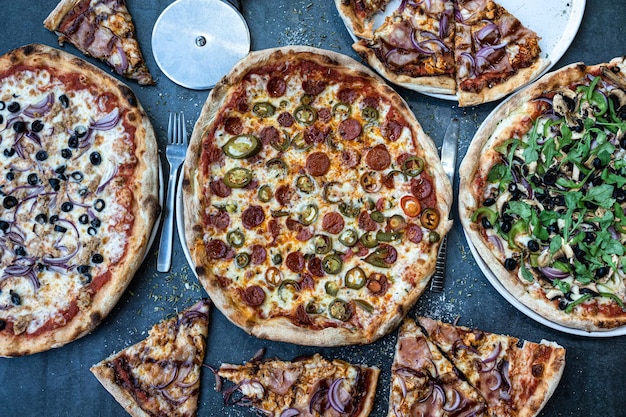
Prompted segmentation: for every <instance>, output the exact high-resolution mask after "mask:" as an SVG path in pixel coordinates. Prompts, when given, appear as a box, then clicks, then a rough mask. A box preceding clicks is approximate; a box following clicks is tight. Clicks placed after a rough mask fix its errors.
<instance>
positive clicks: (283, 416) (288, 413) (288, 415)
mask: <svg viewBox="0 0 626 417" xmlns="http://www.w3.org/2000/svg"><path fill="white" fill-rule="evenodd" d="M299 415H300V411H299V410H298V409H296V408H287V409H286V410H284V411H283V412H282V413H280V417H294V416H299Z"/></svg>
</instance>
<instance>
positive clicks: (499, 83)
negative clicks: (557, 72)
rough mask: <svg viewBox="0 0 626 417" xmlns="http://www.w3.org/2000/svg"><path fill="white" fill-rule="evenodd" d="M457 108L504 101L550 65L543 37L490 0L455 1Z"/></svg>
mask: <svg viewBox="0 0 626 417" xmlns="http://www.w3.org/2000/svg"><path fill="white" fill-rule="evenodd" d="M455 7H456V12H455V21H456V30H455V47H454V49H455V59H456V67H457V97H458V100H459V105H461V106H470V105H474V104H480V103H485V102H488V101H493V100H496V99H498V98H501V97H503V96H505V95H507V94H509V93H510V92H512V91H514V90H516V89H517V88H518V87H521V86H522V85H525V84H527V83H528V82H530V81H532V80H533V79H534V78H536V77H537V76H539V75H540V74H541V72H542V71H543V70H544V69H545V68H546V67H547V65H548V61H546V60H545V59H543V58H542V57H541V55H540V54H541V49H540V47H539V40H540V38H539V36H537V34H536V33H535V32H534V31H532V30H530V29H528V28H527V27H525V26H524V25H523V24H522V23H521V22H520V21H519V20H518V19H517V18H516V17H515V16H513V15H512V14H511V13H509V12H508V11H507V10H506V9H505V8H504V7H502V6H501V5H499V4H497V3H496V2H494V1H492V0H484V1H475V0H456V1H455Z"/></svg>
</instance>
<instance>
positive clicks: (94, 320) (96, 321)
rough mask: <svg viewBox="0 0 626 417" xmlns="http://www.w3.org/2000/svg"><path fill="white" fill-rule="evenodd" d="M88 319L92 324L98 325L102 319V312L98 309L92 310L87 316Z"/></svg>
mask: <svg viewBox="0 0 626 417" xmlns="http://www.w3.org/2000/svg"><path fill="white" fill-rule="evenodd" d="M89 319H90V320H91V322H92V323H93V324H94V325H98V324H99V323H100V322H101V321H102V314H100V312H99V311H94V312H93V313H91V315H90V316H89Z"/></svg>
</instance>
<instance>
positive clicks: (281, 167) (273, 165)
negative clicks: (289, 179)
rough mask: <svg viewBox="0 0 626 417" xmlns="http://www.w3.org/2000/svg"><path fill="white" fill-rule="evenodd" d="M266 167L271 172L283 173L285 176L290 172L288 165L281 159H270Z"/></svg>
mask: <svg viewBox="0 0 626 417" xmlns="http://www.w3.org/2000/svg"><path fill="white" fill-rule="evenodd" d="M265 167H266V168H267V169H269V170H277V171H282V173H283V174H286V173H287V172H289V167H288V166H287V163H286V162H285V161H283V160H282V159H281V158H272V159H270V160H269V161H267V162H266V163H265Z"/></svg>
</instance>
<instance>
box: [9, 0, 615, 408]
mask: <svg viewBox="0 0 626 417" xmlns="http://www.w3.org/2000/svg"><path fill="white" fill-rule="evenodd" d="M547 1H550V0H547ZM127 2H128V7H129V8H130V11H131V13H132V14H133V17H134V20H135V25H136V29H137V34H138V37H139V41H140V44H141V46H142V49H143V51H144V55H145V57H146V59H147V61H148V67H149V68H150V70H151V72H152V73H153V75H154V76H155V77H156V79H157V85H156V86H153V87H140V86H138V85H137V84H134V83H129V85H130V87H131V88H132V89H133V90H134V91H135V93H136V94H137V96H138V97H139V100H140V101H141V103H142V104H143V106H144V107H145V109H146V111H147V113H148V115H149V116H150V119H151V121H152V123H153V125H154V128H155V131H156V132H157V136H158V140H159V148H160V149H161V150H162V151H163V150H164V149H165V141H166V139H165V129H166V126H167V116H168V112H169V111H184V112H185V115H186V117H187V119H188V129H189V131H191V129H192V127H193V123H194V122H195V120H196V118H197V117H198V115H199V113H200V109H201V107H202V105H203V103H204V101H205V100H206V98H207V95H208V91H194V90H188V89H185V88H182V87H179V86H177V85H176V84H174V83H172V82H171V81H170V80H168V79H167V78H166V77H165V76H164V75H163V74H162V73H161V72H160V71H159V68H158V66H157V64H156V62H155V61H154V58H153V56H152V50H151V45H150V37H151V32H152V27H153V25H154V23H155V21H156V19H157V17H158V16H159V14H160V13H161V11H162V10H164V9H165V8H166V7H167V6H168V5H169V4H170V3H171V1H168V0H127ZM56 3H57V1H56V0H36V1H25V0H18V1H8V0H1V1H0V6H1V12H0V53H5V52H7V51H8V50H10V49H12V48H15V47H18V46H21V45H25V44H28V43H44V44H48V45H51V46H56V45H57V41H56V36H55V35H53V34H52V33H50V32H49V31H47V30H46V29H45V28H44V27H43V24H42V22H43V20H44V18H45V17H46V16H47V15H48V13H49V12H50V11H51V10H52V9H53V8H54V6H55V5H56ZM522 3H523V2H522ZM541 12H542V11H541V10H540V9H539V10H537V13H541ZM243 14H244V16H245V18H246V20H247V22H248V25H249V27H250V33H251V38H252V49H253V50H259V49H264V48H270V47H276V46H284V45H292V44H304V45H310V46H316V47H322V48H325V49H330V50H334V51H337V52H341V53H344V54H347V55H350V56H352V57H356V54H355V53H354V52H353V51H352V49H351V47H350V45H351V38H350V36H349V35H348V32H347V31H346V29H345V27H344V25H343V23H342V21H341V19H340V18H339V16H338V14H337V12H336V9H335V6H334V2H333V1H332V0H322V1H314V0H243ZM182 24H184V22H181V25H182ZM625 27H626V2H625V1H623V0H619V1H612V2H608V1H600V0H588V1H587V5H586V9H585V15H584V18H583V21H582V24H581V26H580V29H579V31H578V33H577V35H576V37H575V39H574V41H573V43H572V45H571V46H570V48H569V49H568V50H567V52H566V54H565V55H564V56H563V58H562V59H561V60H560V61H559V62H558V63H557V64H556V68H558V67H560V66H563V65H565V64H569V63H572V62H577V61H584V62H586V63H589V64H593V63H599V62H606V61H607V60H609V59H611V58H613V57H615V56H620V55H624V54H626V49H625V48H624V43H625V41H626V29H625ZM64 49H65V50H66V51H68V52H72V53H75V54H77V55H79V56H80V53H78V52H77V51H76V49H74V48H73V47H71V46H69V45H67V46H65V47H64ZM90 61H91V62H94V63H96V64H97V65H98V66H100V67H101V68H105V69H106V67H105V66H104V65H102V64H100V63H98V62H96V61H95V60H92V59H90ZM396 90H397V91H398V92H399V93H400V94H401V95H402V96H403V97H404V98H405V99H406V100H407V101H408V103H409V104H410V106H411V109H412V110H413V111H414V113H415V115H416V116H417V118H418V120H419V121H420V123H421V124H422V126H423V128H424V130H425V131H426V133H428V134H429V135H430V136H431V137H432V138H433V140H434V141H435V143H436V144H437V145H438V146H440V145H441V142H442V140H443V135H444V132H445V129H446V126H447V125H448V122H449V120H450V118H451V117H452V116H454V115H460V117H461V133H462V135H461V140H460V144H459V163H460V160H461V159H462V158H463V157H464V156H465V153H466V151H467V147H468V145H469V142H470V140H471V139H472V137H473V135H474V132H475V131H476V129H477V128H478V127H479V126H480V124H481V123H482V122H483V120H484V119H485V118H486V117H487V116H488V114H489V113H490V112H491V110H493V108H494V107H495V106H496V104H497V103H490V104H486V105H481V106H478V107H471V108H466V109H459V108H458V107H457V106H456V104H455V103H454V102H451V101H446V100H440V99H437V98H431V97H427V96H424V95H421V94H418V93H415V92H412V91H409V90H405V89H402V88H396ZM166 172H167V171H166ZM457 188H458V179H457V180H456V181H455V184H454V189H455V194H456V190H457ZM453 215H454V217H455V218H456V216H457V211H456V207H455V208H454V209H453ZM175 245H176V246H175V251H174V260H173V267H172V271H171V272H170V273H158V272H157V271H156V248H157V244H156V243H155V244H154V245H153V247H152V249H151V250H150V252H149V254H148V256H147V258H146V260H145V262H144V263H143V265H142V267H141V269H140V270H139V271H138V272H137V274H136V276H135V277H134V279H133V281H132V283H131V284H130V286H129V288H128V289H127V291H126V292H125V293H124V295H123V296H122V298H121V299H120V301H119V303H118V305H117V306H116V307H115V308H114V309H113V311H112V312H111V314H110V315H109V316H108V317H107V318H106V319H105V320H104V321H103V322H102V323H101V325H100V326H99V327H98V328H97V329H96V330H95V331H94V332H93V333H92V334H90V335H87V336H85V337H83V338H82V339H79V340H76V341H74V342H72V343H70V344H68V345H66V346H64V347H61V348H58V349H53V350H50V351H48V352H44V353H40V354H35V355H32V356H28V357H22V358H13V359H0V416H124V415H126V412H125V411H124V410H123V409H122V408H121V407H120V406H119V405H118V404H117V403H116V402H115V400H114V399H113V398H112V397H111V396H110V395H109V394H108V393H107V392H106V391H105V390H104V388H102V386H100V384H99V383H98V381H97V380H96V379H95V378H94V377H93V376H92V375H91V373H90V372H89V367H90V366H91V365H92V364H94V363H96V362H98V361H100V360H101V359H102V358H104V357H106V356H108V355H110V354H111V353H112V352H114V351H118V350H120V349H123V348H125V347H127V346H129V345H131V344H133V343H136V342H138V341H140V340H142V339H143V338H144V337H145V336H146V335H147V331H148V329H149V328H150V327H151V326H152V325H153V324H154V323H156V322H158V321H160V320H162V319H164V318H166V317H169V316H171V315H172V314H173V313H175V312H177V311H180V310H182V309H184V308H185V307H187V306H188V305H190V304H191V303H193V302H194V301H195V300H198V299H199V298H201V297H204V296H206V294H205V292H204V290H203V289H202V288H201V287H200V285H199V284H198V281H197V279H196V278H195V276H194V275H193V272H192V271H191V269H190V267H189V266H188V264H187V261H186V260H185V256H184V254H183V251H182V248H181V246H180V243H179V241H178V238H176V241H175ZM448 254H449V255H448V256H449V259H448V265H447V271H446V272H447V273H446V275H447V276H446V287H445V291H444V292H442V293H437V294H435V293H431V292H428V291H427V292H426V293H425V294H424V295H423V296H422V297H421V298H420V300H419V301H418V303H417V305H416V307H415V308H414V309H413V310H412V311H411V312H410V315H412V316H414V315H415V314H423V315H427V316H430V317H434V318H440V319H443V320H446V321H452V320H454V319H455V318H457V317H458V318H459V323H460V324H463V325H467V326H471V327H476V328H480V329H483V330H487V331H492V332H500V333H506V334H511V335H514V336H517V337H520V338H523V339H527V340H531V341H539V340H541V339H547V340H554V341H557V342H558V343H560V344H561V345H563V346H564V347H565V348H566V349H567V365H566V369H565V372H564V374H563V378H562V380H561V383H560V385H559V387H558V389H557V390H556V393H555V394H554V396H553V397H552V399H551V400H550V402H549V403H548V404H547V406H546V407H545V409H544V410H543V412H542V413H541V415H542V416H626V395H625V392H626V379H625V378H624V376H623V370H624V368H625V367H626V337H612V338H589V337H582V336H573V335H569V334H566V333H562V332H559V331H557V330H553V329H551V328H549V327H546V326H544V325H542V324H539V323H537V322H535V321H533V320H532V319H530V318H528V317H527V316H525V315H524V314H522V313H520V312H519V311H518V310H517V309H515V308H514V307H513V306H511V305H510V304H509V303H508V302H507V301H506V300H505V299H504V298H503V297H502V296H500V294H498V293H497V292H496V291H495V289H494V288H493V287H492V286H491V284H490V283H489V282H488V281H487V279H486V278H485V276H484V275H483V273H482V272H481V270H480V268H479V267H478V265H477V264H476V261H475V260H474V258H473V257H472V254H471V253H470V251H469V248H468V245H467V242H466V240H465V237H464V235H463V233H462V229H461V226H460V224H459V222H458V221H456V222H455V225H454V227H453V229H452V231H451V232H450V235H449V242H448ZM395 341H396V333H395V332H392V333H391V334H390V335H388V336H386V337H384V338H382V339H381V340H379V341H378V342H376V343H373V344H371V345H368V346H351V347H340V348H325V349H319V348H315V347H305V346H297V345H291V344H286V343H274V342H269V341H265V340H260V339H257V338H255V337H251V336H248V335H247V334H246V333H244V332H243V331H241V330H240V329H239V328H237V327H235V326H233V325H232V324H230V322H228V320H227V319H226V318H225V317H224V316H223V315H222V314H221V313H220V312H219V311H217V310H216V309H214V310H213V311H212V316H211V325H210V335H209V340H208V351H207V356H206V359H205V363H207V364H210V365H213V366H218V365H219V364H220V363H222V362H231V363H241V362H243V361H245V360H246V359H249V358H250V357H251V356H252V355H253V354H254V353H255V352H256V351H257V350H258V349H259V348H261V347H265V348H267V356H270V357H273V356H278V357H281V358H283V359H291V358H294V357H296V356H298V355H303V354H312V353H314V352H320V353H322V354H323V355H324V356H326V357H328V358H343V359H346V360H349V361H352V362H356V363H364V364H369V365H377V366H379V367H380V368H381V369H382V372H381V376H380V380H379V389H378V395H377V399H376V403H375V408H374V411H373V413H372V415H373V416H377V417H378V416H384V415H386V410H387V397H388V390H389V378H390V372H389V367H390V364H391V360H392V358H393V352H394V346H395ZM213 388H214V379H213V376H212V375H211V373H210V372H204V373H203V376H202V389H201V395H200V405H199V410H198V415H199V416H252V415H253V414H252V413H251V412H249V411H247V410H244V409H241V408H237V407H224V406H223V403H222V396H221V394H219V393H217V392H215V391H214V389H213Z"/></svg>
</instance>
